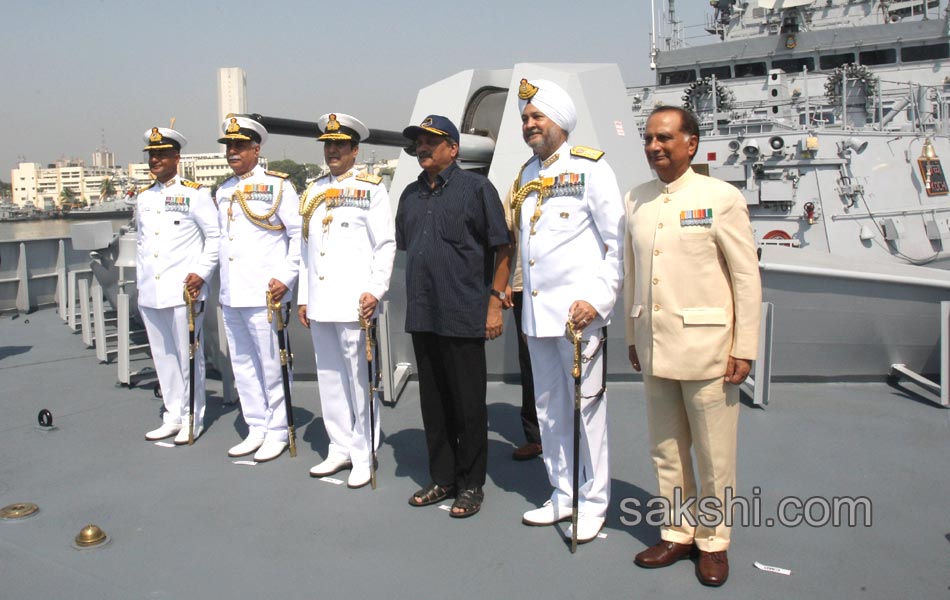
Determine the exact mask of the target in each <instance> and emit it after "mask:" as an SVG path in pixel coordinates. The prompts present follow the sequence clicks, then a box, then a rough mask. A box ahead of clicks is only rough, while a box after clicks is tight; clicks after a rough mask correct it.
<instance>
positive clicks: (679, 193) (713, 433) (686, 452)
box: [624, 106, 762, 586]
mask: <svg viewBox="0 0 950 600" xmlns="http://www.w3.org/2000/svg"><path fill="white" fill-rule="evenodd" d="M643 142H644V144H643V149H644V152H645V153H646V158H647V162H648V163H649V164H650V167H651V168H652V169H653V170H654V171H655V172H656V177H657V178H656V179H655V180H653V181H648V182H646V183H644V184H642V185H640V186H637V187H636V188H634V189H633V190H631V191H630V192H629V193H628V194H627V197H626V198H625V204H626V215H627V235H626V236H625V244H624V254H625V258H624V261H625V263H626V267H627V268H626V274H625V277H624V300H625V303H624V304H625V312H626V314H627V319H626V337H627V344H628V354H629V357H630V364H631V366H632V367H633V368H634V369H636V370H637V371H639V370H641V369H643V389H644V391H645V392H646V398H647V419H648V421H649V427H650V441H651V444H652V446H653V447H652V451H651V456H652V457H653V464H654V467H655V469H656V476H657V481H658V483H659V491H660V496H662V497H663V498H666V499H667V501H668V502H669V503H670V506H673V501H674V498H675V496H676V495H677V494H676V492H679V495H681V497H682V498H683V499H684V500H688V499H692V500H693V501H696V500H697V498H698V504H699V505H700V506H703V505H704V503H705V502H706V501H708V500H709V499H715V500H718V502H719V507H720V508H721V507H723V506H724V505H725V504H724V503H725V495H726V491H727V490H729V489H732V490H733V491H735V485H736V432H737V426H738V421H739V388H738V387H737V386H738V384H740V383H742V382H743V381H744V380H745V378H746V376H747V375H748V374H749V369H750V368H751V361H752V359H754V358H755V356H756V351H757V346H758V341H759V318H760V312H761V308H760V307H761V302H762V286H761V282H760V278H759V264H758V257H757V256H756V252H755V241H754V239H753V235H752V226H751V224H750V222H749V210H748V208H746V202H745V199H744V198H743V196H742V193H741V192H739V190H737V189H736V188H735V187H734V186H732V185H729V184H728V183H725V182H723V181H719V180H717V179H713V178H711V177H705V176H703V175H699V174H697V173H695V172H694V171H693V169H692V168H691V167H690V163H691V162H692V160H693V156H695V155H696V150H697V148H698V147H699V124H698V123H697V122H696V117H695V116H694V115H693V114H692V113H690V112H688V111H685V110H683V109H681V108H679V107H674V106H663V107H659V108H657V109H655V110H654V111H653V113H652V114H651V115H650V118H649V119H648V120H647V125H646V130H645V131H644V133H643ZM691 449H692V451H693V452H695V453H696V470H697V471H698V475H699V484H700V487H699V493H698V495H697V490H696V480H695V477H694V474H693V461H692V459H691V457H690V450H691ZM692 506H693V507H695V506H696V504H693V505H692ZM691 512H692V513H693V517H694V519H693V521H692V522H689V521H688V520H686V519H683V520H682V522H672V523H669V524H667V525H664V526H663V527H661V528H660V538H661V539H660V542H659V543H658V544H655V545H654V546H651V547H650V548H647V549H646V550H644V551H642V552H640V553H639V554H637V556H636V558H635V559H634V562H636V563H637V565H639V566H641V567H645V568H651V569H652V568H659V567H665V566H667V565H671V564H673V563H675V562H676V561H678V560H680V559H682V558H686V557H687V556H690V555H691V554H698V555H699V556H698V560H697V562H696V576H697V577H698V579H699V581H700V583H702V584H704V585H710V586H719V585H722V584H723V583H725V581H726V579H727V578H728V576H729V561H728V559H727V555H726V551H727V550H728V548H729V540H730V528H729V527H727V526H726V525H725V524H720V525H718V526H715V527H710V526H707V525H705V524H704V523H703V518H702V516H701V517H700V518H699V520H698V521H696V520H695V511H691ZM707 522H708V521H707Z"/></svg>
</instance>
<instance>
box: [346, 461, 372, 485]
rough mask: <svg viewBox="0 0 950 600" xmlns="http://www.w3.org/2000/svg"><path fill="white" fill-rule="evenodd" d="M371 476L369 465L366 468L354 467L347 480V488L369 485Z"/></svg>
mask: <svg viewBox="0 0 950 600" xmlns="http://www.w3.org/2000/svg"><path fill="white" fill-rule="evenodd" d="M370 477H371V474H370V472H369V465H366V466H365V467H364V466H354V467H353V470H352V471H350V476H349V477H347V478H346V487H348V488H350V489H354V490H355V489H356V488H361V487H363V486H364V485H366V484H367V483H369V480H370Z"/></svg>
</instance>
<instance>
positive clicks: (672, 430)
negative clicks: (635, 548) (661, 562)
mask: <svg viewBox="0 0 950 600" xmlns="http://www.w3.org/2000/svg"><path fill="white" fill-rule="evenodd" d="M643 384H644V392H645V393H646V397H647V419H648V422H649V426H650V443H651V446H652V450H651V456H652V457H653V466H654V468H655V470H656V478H657V482H658V484H659V492H660V496H662V497H663V498H666V499H667V500H669V502H670V503H671V504H670V505H671V506H672V502H673V493H674V490H675V489H676V488H679V489H680V490H681V497H682V498H684V499H686V498H695V497H696V480H695V477H694V474H693V461H692V458H691V457H690V447H692V449H693V451H694V452H695V453H696V463H697V467H698V468H699V482H700V494H699V498H698V500H697V502H698V501H699V499H702V498H706V497H715V498H718V499H719V501H720V502H721V503H723V504H720V506H724V502H725V490H726V488H732V492H733V496H735V493H736V489H735V487H736V434H737V429H738V424H739V388H738V387H737V386H735V385H732V384H729V383H726V382H725V380H724V379H723V378H722V377H715V378H713V379H703V380H698V381H681V380H675V379H663V378H661V377H653V376H651V375H644V376H643ZM695 507H696V504H695V503H694V504H693V505H692V506H691V508H693V509H695ZM691 512H693V514H694V515H695V510H693V511H691ZM730 531H731V528H729V527H726V526H725V525H719V526H718V527H715V528H713V527H706V526H703V524H702V522H699V523H698V526H697V527H696V528H695V531H694V529H693V527H692V526H691V525H690V523H688V522H686V521H685V520H683V522H682V523H681V524H680V525H676V524H675V523H673V524H671V525H670V526H663V527H661V528H660V537H661V538H662V539H663V540H665V541H668V542H675V543H677V544H689V543H690V542H693V541H695V542H696V546H697V547H698V548H699V549H700V550H702V551H704V552H719V551H722V550H727V549H728V548H729V537H730V535H729V534H730Z"/></svg>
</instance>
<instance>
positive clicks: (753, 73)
mask: <svg viewBox="0 0 950 600" xmlns="http://www.w3.org/2000/svg"><path fill="white" fill-rule="evenodd" d="M766 71H767V69H766V68H765V63H764V62H757V63H745V64H740V65H736V78H739V77H765V73H766Z"/></svg>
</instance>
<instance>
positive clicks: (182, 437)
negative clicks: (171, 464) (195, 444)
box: [175, 425, 205, 446]
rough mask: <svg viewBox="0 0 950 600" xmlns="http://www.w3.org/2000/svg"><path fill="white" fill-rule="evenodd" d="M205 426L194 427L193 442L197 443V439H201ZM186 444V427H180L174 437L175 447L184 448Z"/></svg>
mask: <svg viewBox="0 0 950 600" xmlns="http://www.w3.org/2000/svg"><path fill="white" fill-rule="evenodd" d="M204 431H205V426H204V425H198V426H196V427H195V438H194V439H195V441H198V438H199V437H201V434H202V433H204ZM187 444H188V426H187V425H186V426H185V427H182V428H181V430H180V431H179V432H178V435H176V436H175V445H176V446H185V445H187Z"/></svg>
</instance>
